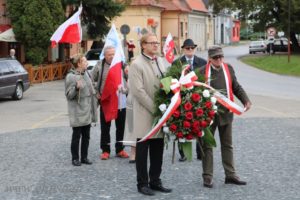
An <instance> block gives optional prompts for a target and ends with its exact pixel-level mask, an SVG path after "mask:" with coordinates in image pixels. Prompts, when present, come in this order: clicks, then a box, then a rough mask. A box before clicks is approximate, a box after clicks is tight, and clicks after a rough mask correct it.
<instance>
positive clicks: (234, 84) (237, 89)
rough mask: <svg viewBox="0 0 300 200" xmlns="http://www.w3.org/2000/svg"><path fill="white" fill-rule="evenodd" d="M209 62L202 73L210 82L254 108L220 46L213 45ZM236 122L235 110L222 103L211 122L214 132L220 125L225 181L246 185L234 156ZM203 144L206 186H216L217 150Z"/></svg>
mask: <svg viewBox="0 0 300 200" xmlns="http://www.w3.org/2000/svg"><path fill="white" fill-rule="evenodd" d="M208 59H209V61H208V63H207V64H206V65H205V66H203V67H201V68H200V72H201V73H202V74H204V75H205V80H206V83H207V84H208V85H210V86H212V87H213V88H215V89H216V90H218V91H220V92H221V93H223V94H224V95H225V96H226V97H228V98H229V99H230V100H231V101H233V100H234V99H233V95H235V96H236V97H237V98H238V99H239V100H240V101H241V102H242V103H243V105H244V107H245V111H247V110H249V109H250V107H251V102H250V100H249V98H248V96H247V94H246V92H245V91H244V89H243V88H242V86H241V85H240V84H239V83H238V81H237V78H236V77H235V73H234V70H233V67H232V66H231V65H230V64H227V63H225V62H224V61H223V60H224V54H223V50H222V48H221V47H220V46H212V47H210V48H209V49H208ZM232 121H233V113H232V112H230V111H229V110H228V109H227V108H225V107H224V106H222V105H218V113H217V114H216V115H215V118H214V122H213V124H212V125H211V131H212V133H213V134H214V133H215V130H216V129H217V128H218V131H219V137H220V143H221V155H222V164H223V167H224V171H225V184H235V185H246V184H247V183H246V182H245V181H241V180H240V178H239V177H238V176H237V174H236V170H235V167H234V159H233V147H232ZM202 145H203V151H204V158H203V160H202V167H203V174H202V176H203V186H204V187H208V188H212V187H213V181H212V178H213V149H212V147H209V146H207V145H206V144H204V143H203V144H202Z"/></svg>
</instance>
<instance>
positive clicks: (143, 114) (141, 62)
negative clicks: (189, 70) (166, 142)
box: [128, 55, 166, 138]
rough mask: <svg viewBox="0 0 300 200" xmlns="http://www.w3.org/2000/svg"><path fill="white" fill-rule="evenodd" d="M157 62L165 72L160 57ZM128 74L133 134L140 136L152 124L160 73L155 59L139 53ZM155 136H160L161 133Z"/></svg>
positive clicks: (145, 132)
mask: <svg viewBox="0 0 300 200" xmlns="http://www.w3.org/2000/svg"><path fill="white" fill-rule="evenodd" d="M157 63H158V65H159V68H160V70H161V71H162V73H165V71H166V68H165V66H164V65H163V62H162V59H161V58H157ZM128 75H129V76H128V77H129V88H130V93H131V95H132V108H133V135H134V136H135V138H142V137H144V136H145V135H146V134H147V133H148V132H149V131H150V130H151V129H152V126H153V112H154V93H155V91H156V90H157V88H158V87H159V84H160V78H161V73H160V72H159V69H158V67H157V65H156V62H155V61H153V60H150V59H148V58H146V57H145V56H143V55H139V56H137V57H136V59H135V60H134V61H133V63H132V64H131V66H130V69H129V74H128ZM155 137H162V134H157V135H156V136H155Z"/></svg>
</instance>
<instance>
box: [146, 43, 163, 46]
mask: <svg viewBox="0 0 300 200" xmlns="http://www.w3.org/2000/svg"><path fill="white" fill-rule="evenodd" d="M145 43H146V44H151V45H152V46H154V45H159V44H160V43H159V42H145Z"/></svg>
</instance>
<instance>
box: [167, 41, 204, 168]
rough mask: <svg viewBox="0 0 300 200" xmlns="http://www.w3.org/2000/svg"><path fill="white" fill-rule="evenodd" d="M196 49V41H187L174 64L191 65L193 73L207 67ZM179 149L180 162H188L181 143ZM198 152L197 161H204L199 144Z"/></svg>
mask: <svg viewBox="0 0 300 200" xmlns="http://www.w3.org/2000/svg"><path fill="white" fill-rule="evenodd" d="M196 47H197V45H196V44H195V43H194V41H193V40H192V39H186V40H185V41H184V42H183V45H182V46H181V48H182V50H183V56H181V57H180V58H178V59H177V60H175V61H174V62H173V64H174V63H177V62H178V61H179V60H180V61H181V63H182V64H189V65H190V70H191V71H194V70H195V69H199V68H200V67H201V66H204V65H206V63H207V62H206V60H205V59H203V58H200V57H198V56H196V55H195V52H196ZM178 149H179V154H180V158H179V161H181V162H184V161H186V159H187V158H186V157H185V155H184V152H183V150H182V149H181V147H180V144H179V143H178ZM196 152H197V159H198V160H201V159H202V157H201V150H200V148H199V146H198V143H197V145H196Z"/></svg>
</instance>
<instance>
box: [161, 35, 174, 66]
mask: <svg viewBox="0 0 300 200" xmlns="http://www.w3.org/2000/svg"><path fill="white" fill-rule="evenodd" d="M174 48H175V44H174V41H173V37H172V35H171V33H169V34H168V36H167V38H166V42H165V45H164V48H163V52H164V55H165V58H166V60H167V61H168V62H169V63H172V62H173V60H174Z"/></svg>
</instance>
